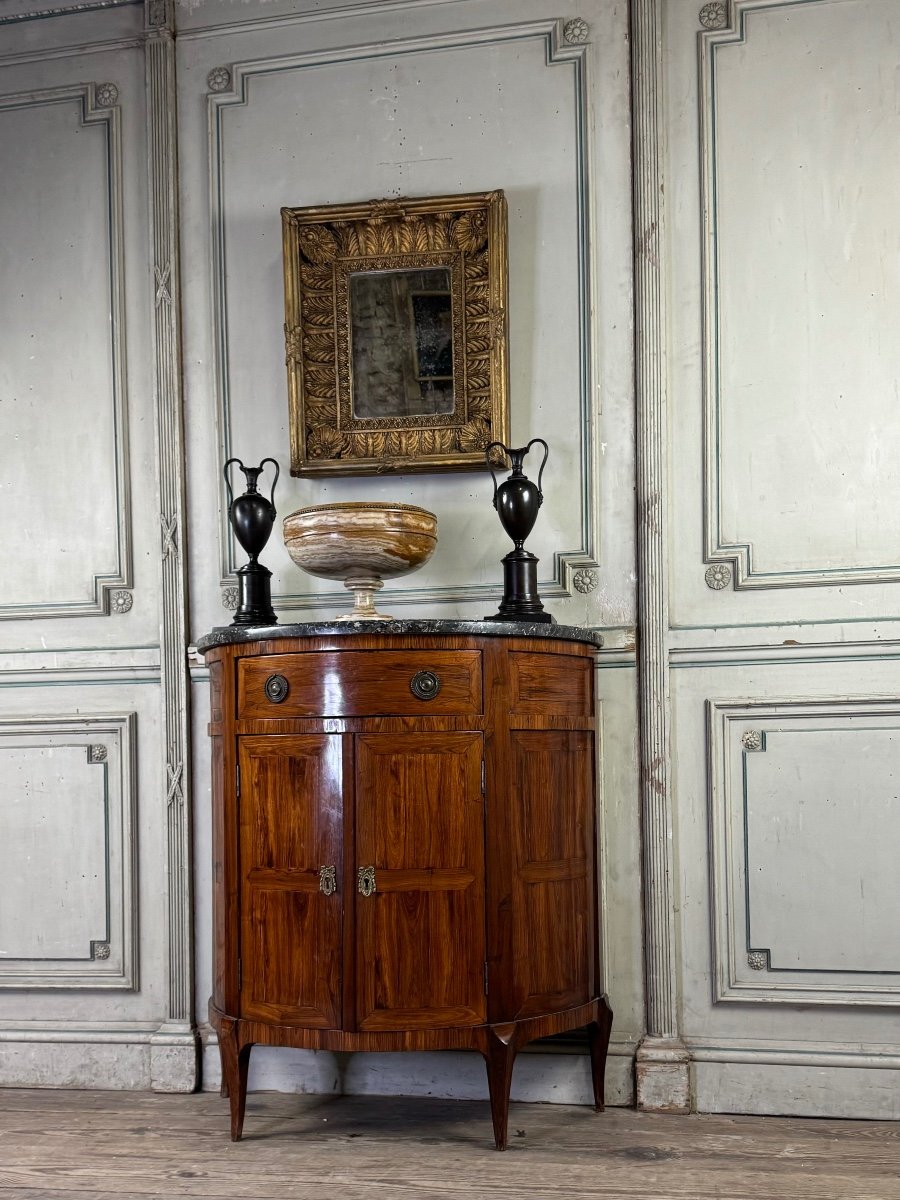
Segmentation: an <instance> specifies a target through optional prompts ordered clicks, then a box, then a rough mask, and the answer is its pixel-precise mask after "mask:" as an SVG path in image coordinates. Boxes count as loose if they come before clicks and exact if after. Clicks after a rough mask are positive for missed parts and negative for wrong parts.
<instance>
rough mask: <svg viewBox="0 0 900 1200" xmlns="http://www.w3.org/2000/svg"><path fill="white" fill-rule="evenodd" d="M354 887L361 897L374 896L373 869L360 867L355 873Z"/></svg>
mask: <svg viewBox="0 0 900 1200" xmlns="http://www.w3.org/2000/svg"><path fill="white" fill-rule="evenodd" d="M356 886H357V888H358V890H359V894H360V895H361V896H373V895H374V894H375V890H376V889H375V868H374V867H360V868H359V870H358V871H357V872H356Z"/></svg>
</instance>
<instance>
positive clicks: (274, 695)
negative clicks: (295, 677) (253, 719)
mask: <svg viewBox="0 0 900 1200" xmlns="http://www.w3.org/2000/svg"><path fill="white" fill-rule="evenodd" d="M289 691H290V685H289V684H288V681H287V680H286V679H285V677H284V676H283V675H270V676H269V678H268V679H267V680H266V685H265V693H266V697H267V699H269V700H271V701H272V703H273V704H280V703H281V702H282V700H285V699H287V694H288V692H289Z"/></svg>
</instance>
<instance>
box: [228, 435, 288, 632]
mask: <svg viewBox="0 0 900 1200" xmlns="http://www.w3.org/2000/svg"><path fill="white" fill-rule="evenodd" d="M234 463H237V465H238V467H239V468H240V469H241V470H242V471H243V473H244V478H245V480H246V482H247V490H246V492H244V494H243V495H242V496H238V497H237V499H235V496H234V492H233V491H232V488H231V480H230V478H229V476H228V469H229V467H231V466H232V465H233V464H234ZM267 463H271V464H272V466H273V467H274V468H275V478H274V479H273V480H272V491H271V498H270V499H266V497H265V496H263V495H262V494H261V493H260V491H259V489H258V487H257V484H258V482H259V477H260V475H261V474H262V473H263V471H264V470H265V467H266V464H267ZM278 474H279V469H278V463H277V462H276V461H275V459H274V458H264V459H263V460H262V462H261V463H260V464H259V466H258V467H245V466H244V464H243V463H242V462H241V460H240V459H239V458H229V460H228V462H227V463H226V464H225V486H226V487H227V488H228V499H229V504H228V520H229V521H230V522H231V528H232V529H233V530H234V536H235V537H236V538H237V540H238V541H239V542H240V544H241V546H243V548H244V550H246V552H247V554H248V555H249V557H250V561H249V562H248V563H245V565H244V566H243V567H239V568H238V571H237V578H238V608H237V612H236V613H235V614H234V620H233V621H232V622H231V623H232V625H275V624H277V621H278V618H277V617H276V616H275V610H274V609H273V608H272V583H271V580H272V572H271V571H270V570H268V568H266V567H264V566H263V565H262V563H261V562H259V556H260V554H262V552H263V550H264V548H265V545H266V542H267V541H268V540H269V535H270V534H271V532H272V527H273V525H274V524H275V517H276V515H277V514H276V512H275V484H276V483H277V482H278Z"/></svg>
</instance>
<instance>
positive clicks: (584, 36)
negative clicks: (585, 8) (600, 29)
mask: <svg viewBox="0 0 900 1200" xmlns="http://www.w3.org/2000/svg"><path fill="white" fill-rule="evenodd" d="M589 32H590V31H589V29H588V23H587V21H584V20H582V18H581V17H575V18H574V20H571V21H566V23H565V25H564V26H563V39H564V40H565V41H566V42H568V44H569V45H570V46H583V45H584V43H585V42H586V41H587V40H588V33H589Z"/></svg>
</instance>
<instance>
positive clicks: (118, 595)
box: [112, 589, 134, 613]
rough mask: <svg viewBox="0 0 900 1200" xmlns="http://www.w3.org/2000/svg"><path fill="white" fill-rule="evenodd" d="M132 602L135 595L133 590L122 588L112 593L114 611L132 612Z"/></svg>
mask: <svg viewBox="0 0 900 1200" xmlns="http://www.w3.org/2000/svg"><path fill="white" fill-rule="evenodd" d="M132 604H134V596H132V594H131V592H126V591H125V590H124V589H120V590H119V591H117V592H113V593H112V611H113V612H114V613H127V612H130V611H131V606H132Z"/></svg>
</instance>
